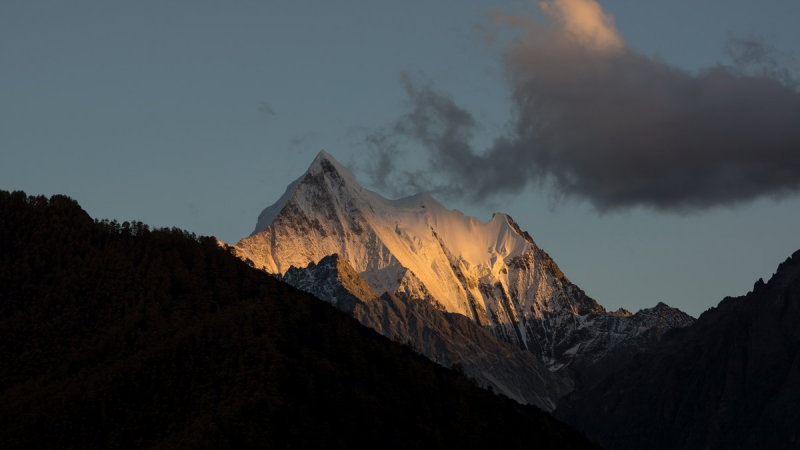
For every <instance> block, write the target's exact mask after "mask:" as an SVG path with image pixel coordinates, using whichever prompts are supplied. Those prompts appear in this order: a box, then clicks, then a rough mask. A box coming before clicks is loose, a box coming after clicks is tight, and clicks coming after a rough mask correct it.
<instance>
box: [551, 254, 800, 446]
mask: <svg viewBox="0 0 800 450" xmlns="http://www.w3.org/2000/svg"><path fill="white" fill-rule="evenodd" d="M798 323H800V251H798V252H795V253H794V254H793V255H792V256H791V257H790V258H789V259H787V260H786V261H785V262H784V263H783V264H781V265H780V266H779V267H778V270H777V271H776V272H775V274H774V275H773V276H772V278H771V279H770V280H769V282H767V283H764V282H763V280H759V281H758V282H757V283H756V284H755V286H754V288H753V290H752V291H751V292H749V293H747V294H746V295H744V296H741V297H733V298H731V297H728V298H725V299H724V300H722V302H720V303H719V305H718V306H717V307H716V308H712V309H710V310H708V311H706V312H705V313H703V314H702V315H701V316H700V318H699V319H698V320H697V322H696V323H694V324H693V325H692V326H689V327H686V328H683V329H677V330H672V331H670V332H668V333H666V334H665V335H664V337H663V338H662V339H661V342H660V343H659V344H658V345H657V346H655V347H654V348H652V349H651V351H649V352H647V353H642V354H639V355H638V356H637V357H635V358H633V359H632V360H631V361H630V362H629V363H628V364H623V365H621V366H619V367H618V368H617V370H616V371H615V372H614V373H612V374H611V375H610V376H607V377H605V378H604V379H603V380H602V381H601V382H599V383H596V384H595V385H593V386H590V387H588V388H585V389H579V390H578V391H577V392H575V393H573V394H572V395H570V397H568V398H566V399H564V400H563V401H562V402H561V403H560V404H559V407H558V409H557V411H556V413H557V416H558V417H560V418H562V419H564V420H566V421H568V422H569V423H572V424H574V425H575V426H577V427H578V428H580V429H582V430H584V431H586V432H587V433H588V434H589V436H590V437H593V438H595V439H597V440H598V441H599V442H600V443H601V444H602V445H603V446H605V447H606V448H610V449H640V448H649V449H674V448H682V449H745V448H769V449H789V448H793V449H794V448H800V428H798V424H800V407H799V406H798V405H800V327H799V326H798Z"/></svg>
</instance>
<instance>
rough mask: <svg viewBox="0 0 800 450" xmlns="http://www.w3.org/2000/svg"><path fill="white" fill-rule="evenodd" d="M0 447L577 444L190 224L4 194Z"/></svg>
mask: <svg viewBox="0 0 800 450" xmlns="http://www.w3.org/2000/svg"><path fill="white" fill-rule="evenodd" d="M0 360H2V361H3V363H2V364H0V446H2V447H3V448H5V449H11V448H242V447H271V448H359V447H360V446H370V447H387V448H392V447H394V448H398V447H410V448H421V447H426V448H457V447H464V448H466V447H470V446H473V447H474V446H475V445H493V446H502V447H503V448H523V447H524V448H531V447H532V446H533V447H538V448H584V447H589V444H588V443H587V441H586V440H585V439H584V438H583V437H582V436H581V435H579V434H577V433H576V432H575V431H574V430H572V429H571V428H569V427H568V426H566V425H563V424H561V423H560V422H557V421H555V420H554V419H552V418H551V417H549V416H548V415H547V414H545V413H543V412H542V411H540V410H539V409H537V408H535V407H531V406H522V405H519V404H517V403H516V402H513V401H511V400H507V399H503V398H500V397H497V396H494V395H492V394H490V393H488V392H486V391H484V390H482V389H479V388H477V387H475V386H474V385H473V384H472V383H471V382H470V381H469V380H467V379H466V378H465V377H464V376H462V375H461V374H459V373H457V372H455V371H452V370H448V369H445V368H442V367H440V366H438V365H436V364H434V363H432V362H430V361H429V360H427V359H426V358H423V357H422V356H419V355H417V354H415V353H414V352H413V351H411V350H410V349H409V348H408V347H405V346H402V345H399V344H396V343H393V342H391V341H389V340H388V339H386V338H384V337H382V336H379V335H378V334H377V333H375V332H373V331H372V330H369V329H368V328H366V327H363V326H361V325H359V324H358V323H357V322H356V321H355V320H353V319H352V318H351V317H348V316H347V315H345V314H344V313H342V312H341V311H338V310H336V309H335V308H333V307H332V306H331V305H329V304H326V303H324V302H321V301H319V300H317V299H315V298H313V297H312V296H310V295H308V294H306V293H303V292H301V291H299V290H297V289H295V288H292V287H290V286H288V285H287V284H284V283H282V282H279V281H277V280H275V279H272V278H271V277H269V276H267V275H266V274H264V273H262V272H259V271H256V270H253V269H251V268H249V267H247V266H246V265H245V264H243V263H242V262H241V261H239V260H238V259H236V258H235V257H233V256H232V255H230V254H228V253H227V252H226V251H225V250H223V249H221V248H220V247H218V245H217V243H216V241H215V240H214V239H213V238H200V239H197V238H195V237H194V236H193V235H190V234H187V233H185V232H183V231H180V230H175V229H173V230H158V231H150V230H149V229H148V228H147V227H146V226H145V225H143V224H141V223H134V224H128V223H125V224H117V223H114V222H112V223H108V222H105V223H98V222H95V221H93V220H92V219H91V218H90V217H89V216H88V215H87V214H86V213H85V212H84V211H83V210H81V208H80V207H79V206H78V204H77V203H76V202H74V201H72V200H70V199H68V198H66V197H63V196H54V197H52V198H51V199H49V200H48V199H46V198H44V197H26V196H25V195H24V194H23V193H20V192H16V193H12V194H9V193H7V192H0Z"/></svg>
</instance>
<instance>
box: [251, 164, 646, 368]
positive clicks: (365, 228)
mask: <svg viewBox="0 0 800 450" xmlns="http://www.w3.org/2000/svg"><path fill="white" fill-rule="evenodd" d="M236 248H237V251H238V253H239V254H240V256H241V257H242V258H244V259H246V260H249V261H250V262H251V263H252V264H253V265H254V266H255V267H258V268H262V269H264V270H265V271H267V272H270V273H276V274H281V275H283V274H285V273H286V271H287V270H288V269H289V268H290V267H292V266H294V267H299V268H302V267H306V266H308V265H309V264H310V263H312V262H318V261H320V260H321V259H322V258H324V257H325V256H328V255H332V254H339V255H340V256H341V257H343V258H344V259H345V260H347V261H348V262H349V263H350V265H351V266H352V267H353V268H354V269H355V270H356V271H357V272H358V273H359V274H360V275H361V276H362V277H363V278H364V280H366V282H367V283H368V284H369V286H370V287H371V288H372V289H373V290H374V291H375V292H376V293H378V294H380V293H383V292H389V293H392V294H394V295H397V296H399V297H404V298H411V299H416V300H423V301H427V302H429V303H431V304H433V305H434V306H436V307H437V308H440V309H442V310H445V311H448V312H454V313H459V314H463V315H465V316H467V317H469V318H471V319H472V320H474V321H475V322H477V323H478V324H480V325H483V326H486V327H488V328H490V329H491V330H492V331H493V332H494V334H495V335H497V336H498V337H500V338H502V339H504V340H506V341H509V342H512V343H515V344H517V345H519V346H520V347H523V348H527V349H530V350H531V351H533V352H534V353H535V354H537V355H539V356H540V357H542V359H543V360H544V361H545V362H546V363H547V364H548V365H549V366H550V367H551V369H558V368H560V367H562V366H564V365H567V364H569V363H570V362H571V360H572V359H574V358H575V357H576V356H578V355H580V354H581V348H582V347H583V346H584V345H585V344H586V343H587V341H593V345H592V346H593V347H597V342H598V337H600V339H599V342H603V343H606V342H607V343H608V344H607V345H613V344H615V341H618V340H621V339H624V338H625V337H626V336H625V335H620V336H618V334H619V333H616V332H615V334H614V335H613V336H612V335H610V334H608V333H607V332H606V331H607V330H606V331H604V328H609V326H610V325H609V324H608V323H607V322H608V321H619V320H624V319H625V318H626V317H629V316H624V315H622V316H620V315H611V314H608V313H606V312H605V310H604V309H603V307H601V306H600V305H599V304H597V302H595V301H594V300H592V299H591V298H589V297H588V296H586V295H585V294H584V292H583V291H582V290H581V289H579V288H578V287H577V286H575V285H574V284H572V283H571V282H570V281H569V280H568V279H567V278H566V277H565V276H564V274H563V273H561V271H560V270H559V268H558V266H557V265H556V264H555V262H554V261H553V260H552V259H551V258H550V257H549V256H548V255H547V253H545V252H544V251H543V250H541V249H539V248H538V247H537V246H536V244H535V243H534V242H533V240H532V239H531V237H530V236H529V235H528V234H527V233H525V232H523V231H522V230H520V228H519V226H518V225H517V224H516V223H515V222H514V221H513V220H512V219H511V217H509V216H508V215H505V214H495V215H494V216H493V217H492V218H491V220H489V221H488V222H483V221H480V220H478V219H476V218H474V217H467V216H465V215H464V214H462V213H460V212H458V211H453V210H449V209H447V208H445V207H443V206H442V205H441V204H440V203H438V202H437V201H436V200H434V199H433V198H432V197H431V196H430V195H427V194H418V195H415V196H412V197H407V198H403V199H400V200H387V199H385V198H383V197H381V196H380V195H378V194H376V193H375V192H372V191H369V190H367V189H364V188H362V187H361V186H360V185H359V184H358V183H357V181H356V179H355V177H354V176H353V174H352V173H351V172H350V171H349V170H347V169H346V168H345V167H343V166H342V165H341V164H339V163H338V162H337V161H336V160H335V159H334V158H333V157H331V156H330V155H329V154H327V153H325V152H321V153H320V154H319V155H318V156H317V157H316V158H315V160H314V162H313V163H312V164H311V166H310V167H309V169H308V170H307V171H306V173H305V174H303V175H302V176H301V177H300V178H298V179H297V180H296V181H294V182H293V183H292V184H290V185H289V187H288V188H287V190H286V192H285V193H284V195H283V196H282V197H281V198H280V199H279V200H278V202H276V203H275V204H273V205H272V206H269V207H267V208H266V209H264V211H263V212H262V213H261V214H260V215H259V218H258V224H257V226H256V229H255V231H254V232H253V234H252V235H251V236H249V237H247V238H245V239H242V240H241V241H240V242H239V243H238V244H237V246H236ZM611 328H614V329H615V330H618V329H619V328H620V326H619V324H614V325H613V326H611ZM623 328H636V329H638V328H640V327H638V328H637V327H623ZM594 329H597V331H598V333H600V334H602V336H600V335H598V333H588V335H587V333H586V332H587V331H589V330H594ZM603 345H606V344H603Z"/></svg>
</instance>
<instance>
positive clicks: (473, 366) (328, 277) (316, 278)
mask: <svg viewBox="0 0 800 450" xmlns="http://www.w3.org/2000/svg"><path fill="white" fill-rule="evenodd" d="M282 280H283V281H285V282H287V283H289V284H291V285H293V286H296V287H299V288H300V289H303V290H305V291H307V292H309V293H311V294H313V295H315V296H316V297H318V298H320V299H323V300H326V301H329V302H331V303H333V304H334V305H336V306H337V307H339V308H340V309H342V310H344V311H346V312H348V313H350V314H352V315H353V316H354V317H355V318H356V319H358V320H359V321H360V322H361V323H362V324H363V325H365V326H367V327H369V328H372V329H374V330H376V331H377V332H379V333H380V334H382V335H384V336H386V337H388V338H390V339H392V340H394V341H397V342H402V343H405V344H408V345H409V346H411V347H412V348H413V349H414V350H416V351H417V352H419V353H420V354H422V355H424V356H426V357H428V358H429V359H431V360H433V361H435V362H437V363H439V364H441V365H443V366H445V367H458V368H459V369H460V370H462V371H463V372H464V373H465V374H466V375H467V376H469V377H471V378H472V379H474V380H475V381H476V382H477V383H478V384H479V385H481V386H483V387H485V388H489V389H491V390H493V391H495V392H498V393H500V394H503V395H505V396H507V397H509V398H512V399H514V400H516V401H518V402H520V403H527V404H533V405H536V406H539V407H540V408H542V409H545V410H547V411H552V410H553V409H554V408H555V405H556V402H557V400H558V398H559V397H560V396H561V395H563V394H565V393H567V392H569V391H570V390H571V388H572V386H571V383H570V381H569V380H568V379H566V378H563V377H558V376H556V375H554V374H553V373H551V372H550V371H548V370H547V368H546V367H545V366H544V365H543V364H542V363H541V362H540V361H539V360H538V359H537V358H536V357H535V356H534V355H533V354H532V353H531V352H528V351H525V350H523V349H520V348H519V347H517V346H515V345H513V344H509V343H507V342H503V341H501V340H499V339H497V338H495V337H494V336H493V335H492V334H491V333H490V332H489V331H487V330H485V329H484V328H482V327H480V326H479V325H477V324H476V323H475V322H473V321H471V320H470V319H468V318H466V317H464V316H462V315H460V314H452V313H447V312H444V311H441V310H439V309H437V308H435V307H434V306H433V305H431V304H429V303H426V302H420V301H418V300H415V299H412V298H408V297H399V296H397V295H394V294H389V293H384V294H383V295H381V296H380V297H378V296H376V295H375V293H374V292H372V290H371V289H370V288H369V286H368V285H367V284H366V282H365V281H364V280H363V279H362V278H361V277H360V276H359V275H358V273H356V272H355V270H353V268H352V267H351V266H350V264H349V263H348V262H347V261H345V260H343V259H342V258H340V257H339V256H338V255H331V256H326V257H325V258H323V259H322V260H321V261H320V262H319V263H318V264H314V263H311V264H310V265H309V266H308V267H305V268H302V269H299V268H294V267H292V268H290V269H289V270H288V271H287V272H286V274H285V275H284V276H283V277H282Z"/></svg>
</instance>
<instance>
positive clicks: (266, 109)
mask: <svg viewBox="0 0 800 450" xmlns="http://www.w3.org/2000/svg"><path fill="white" fill-rule="evenodd" d="M258 112H260V113H261V114H263V115H265V116H274V115H276V114H277V113H276V112H275V110H274V109H273V108H272V106H271V105H270V104H269V103H267V102H259V103H258Z"/></svg>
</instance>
